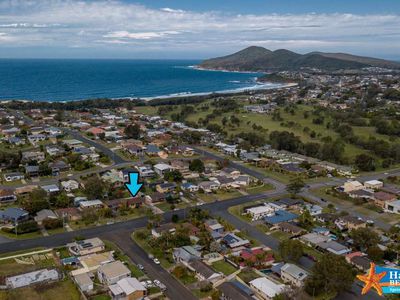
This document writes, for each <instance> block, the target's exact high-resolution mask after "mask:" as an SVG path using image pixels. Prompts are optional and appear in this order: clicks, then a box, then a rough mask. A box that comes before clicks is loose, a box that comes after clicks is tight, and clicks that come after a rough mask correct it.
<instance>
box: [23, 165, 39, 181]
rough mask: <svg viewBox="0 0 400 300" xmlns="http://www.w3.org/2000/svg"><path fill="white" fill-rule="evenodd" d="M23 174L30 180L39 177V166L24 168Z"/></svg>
mask: <svg viewBox="0 0 400 300" xmlns="http://www.w3.org/2000/svg"><path fill="white" fill-rule="evenodd" d="M25 173H26V175H28V176H29V177H30V178H33V177H38V176H39V166H25Z"/></svg>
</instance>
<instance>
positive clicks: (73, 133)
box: [63, 128, 129, 164]
mask: <svg viewBox="0 0 400 300" xmlns="http://www.w3.org/2000/svg"><path fill="white" fill-rule="evenodd" d="M63 131H64V132H66V133H68V134H69V135H70V136H72V137H73V138H74V139H76V140H78V141H81V142H83V143H86V144H88V145H90V146H92V147H95V148H96V149H97V150H99V151H101V152H103V153H104V154H105V155H107V156H108V157H109V158H110V159H111V160H113V161H114V163H115V164H123V163H127V162H129V161H127V160H126V159H124V158H122V157H121V156H120V155H118V154H117V153H115V152H114V151H112V150H111V149H110V148H108V147H106V146H104V145H102V144H100V143H97V142H96V141H93V140H91V139H88V138H86V137H84V136H83V135H82V134H81V133H80V132H79V131H76V130H71V129H68V128H63Z"/></svg>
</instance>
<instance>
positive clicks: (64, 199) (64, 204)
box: [54, 193, 71, 208]
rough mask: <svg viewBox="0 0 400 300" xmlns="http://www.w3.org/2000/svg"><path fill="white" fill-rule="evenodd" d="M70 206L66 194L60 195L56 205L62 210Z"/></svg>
mask: <svg viewBox="0 0 400 300" xmlns="http://www.w3.org/2000/svg"><path fill="white" fill-rule="evenodd" d="M70 204H71V201H70V199H69V197H68V196H67V194H66V193H60V195H58V196H57V198H56V200H55V203H54V205H55V206H56V207H61V208H65V207H68V206H69V205H70Z"/></svg>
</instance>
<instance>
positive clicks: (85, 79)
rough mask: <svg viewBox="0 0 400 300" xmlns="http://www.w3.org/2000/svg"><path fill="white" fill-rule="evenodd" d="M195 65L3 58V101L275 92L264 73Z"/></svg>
mask: <svg viewBox="0 0 400 300" xmlns="http://www.w3.org/2000/svg"><path fill="white" fill-rule="evenodd" d="M199 62H200V61H196V60H106V59H104V60H98V59H93V60H90V59H86V60H83V59H82V60H80V59H74V60H72V59H71V60H68V59H0V100H32V101H72V100H83V99H93V98H155V97H168V96H175V95H185V94H207V93H212V92H236V91H243V90H247V89H260V88H274V87H278V86H279V84H273V83H267V84H262V85H261V84H258V83H257V82H256V78H257V77H258V76H260V75H262V74H260V73H237V72H222V71H205V70H197V69H196V68H193V66H194V65H196V64H198V63H199Z"/></svg>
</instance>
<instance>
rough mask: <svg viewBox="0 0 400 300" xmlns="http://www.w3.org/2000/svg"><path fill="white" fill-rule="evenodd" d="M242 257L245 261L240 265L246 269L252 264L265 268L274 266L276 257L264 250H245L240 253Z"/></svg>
mask: <svg viewBox="0 0 400 300" xmlns="http://www.w3.org/2000/svg"><path fill="white" fill-rule="evenodd" d="M268 249H269V248H268ZM240 257H241V258H242V259H243V262H241V263H240V266H241V267H246V266H248V264H249V263H251V265H252V266H254V267H257V268H264V267H266V266H270V265H272V263H273V262H274V255H273V254H272V253H267V252H266V250H264V249H262V248H253V249H248V248H245V249H243V250H241V251H240ZM260 257H261V258H260Z"/></svg>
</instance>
